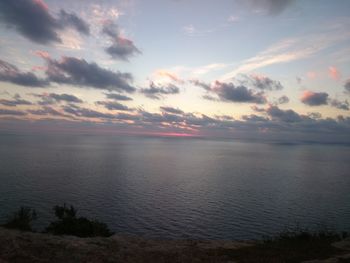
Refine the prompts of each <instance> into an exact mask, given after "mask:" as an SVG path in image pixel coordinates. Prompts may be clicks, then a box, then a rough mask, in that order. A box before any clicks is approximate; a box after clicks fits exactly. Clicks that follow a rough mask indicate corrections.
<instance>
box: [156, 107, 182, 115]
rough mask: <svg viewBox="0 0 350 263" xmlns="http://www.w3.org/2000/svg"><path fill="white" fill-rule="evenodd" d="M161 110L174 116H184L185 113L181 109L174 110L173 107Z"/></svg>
mask: <svg viewBox="0 0 350 263" xmlns="http://www.w3.org/2000/svg"><path fill="white" fill-rule="evenodd" d="M160 109H161V110H162V111H164V112H168V113H173V114H184V112H183V111H182V110H180V109H176V108H172V107H160Z"/></svg>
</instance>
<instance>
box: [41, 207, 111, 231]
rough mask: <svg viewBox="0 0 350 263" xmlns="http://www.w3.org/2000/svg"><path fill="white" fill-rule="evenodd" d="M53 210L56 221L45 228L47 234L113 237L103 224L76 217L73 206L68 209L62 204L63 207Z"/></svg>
mask: <svg viewBox="0 0 350 263" xmlns="http://www.w3.org/2000/svg"><path fill="white" fill-rule="evenodd" d="M53 209H54V211H55V215H56V217H57V218H58V220H57V221H54V222H52V223H51V224H50V225H49V226H48V227H47V228H46V231H47V232H49V233H52V234H54V235H73V236H78V237H96V236H103V237H109V236H111V235H113V233H112V232H111V231H110V230H109V229H108V227H107V225H106V224H105V223H102V222H99V221H97V220H89V219H87V218H85V217H77V211H76V209H75V208H74V207H73V206H70V207H69V208H68V207H67V206H66V204H64V205H63V206H55V207H54V208H53Z"/></svg>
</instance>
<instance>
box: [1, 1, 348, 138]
mask: <svg viewBox="0 0 350 263" xmlns="http://www.w3.org/2000/svg"><path fill="white" fill-rule="evenodd" d="M349 11H350V1H348V0H337V1H326V0H315V1H309V0H221V1H209V0H188V1H185V0H150V1H141V0H99V1H96V0H95V1H93V0H76V1H67V0H16V1H13V0H1V2H0V34H1V38H0V132H2V133H4V132H5V133H8V132H10V133H12V132H34V133H35V132H47V133H52V132H55V133H99V134H130V135H156V136H186V137H188V136H190V137H192V136H193V137H197V136H198V137H213V138H232V139H236V138H242V139H252V140H263V139H283V140H312V141H320V142H346V143H349V142H350V110H349V108H350V105H349V99H350V63H349V62H350V31H349V30H348V28H350V16H349Z"/></svg>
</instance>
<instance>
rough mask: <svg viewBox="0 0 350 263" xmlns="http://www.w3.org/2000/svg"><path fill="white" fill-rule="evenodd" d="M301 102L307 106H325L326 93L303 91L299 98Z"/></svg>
mask: <svg viewBox="0 0 350 263" xmlns="http://www.w3.org/2000/svg"><path fill="white" fill-rule="evenodd" d="M300 100H301V102H302V103H304V104H306V105H309V106H320V105H327V104H328V102H327V100H328V93H326V92H313V91H309V90H307V91H304V93H303V94H302V96H301V98H300Z"/></svg>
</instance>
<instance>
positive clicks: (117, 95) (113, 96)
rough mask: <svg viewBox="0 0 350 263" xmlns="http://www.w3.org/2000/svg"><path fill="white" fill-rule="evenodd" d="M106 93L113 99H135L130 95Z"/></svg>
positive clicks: (107, 96)
mask: <svg viewBox="0 0 350 263" xmlns="http://www.w3.org/2000/svg"><path fill="white" fill-rule="evenodd" d="M105 95H106V98H107V99H112V100H123V101H128V100H133V99H132V98H130V97H128V96H125V95H122V94H118V93H106V94H105Z"/></svg>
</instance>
